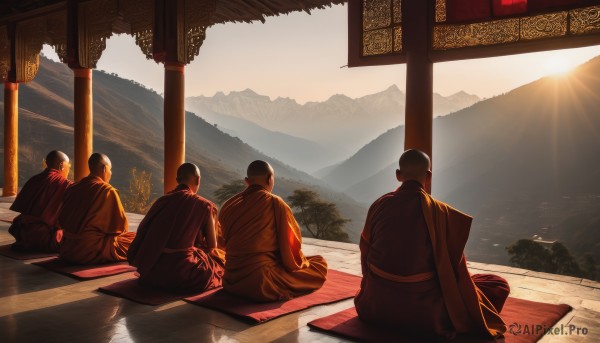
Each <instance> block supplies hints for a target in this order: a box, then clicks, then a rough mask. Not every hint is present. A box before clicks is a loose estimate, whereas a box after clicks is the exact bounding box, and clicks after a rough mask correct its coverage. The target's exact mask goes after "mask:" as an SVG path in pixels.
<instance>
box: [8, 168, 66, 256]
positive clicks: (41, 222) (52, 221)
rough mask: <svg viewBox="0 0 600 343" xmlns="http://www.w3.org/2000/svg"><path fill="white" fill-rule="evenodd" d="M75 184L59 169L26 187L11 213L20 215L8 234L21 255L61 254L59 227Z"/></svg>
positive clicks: (14, 203) (27, 184)
mask: <svg viewBox="0 0 600 343" xmlns="http://www.w3.org/2000/svg"><path fill="white" fill-rule="evenodd" d="M71 184H72V182H71V181H69V180H68V179H66V178H65V177H64V176H63V175H62V173H61V172H60V171H58V170H56V169H50V168H48V169H46V170H44V171H43V172H41V173H40V174H37V175H35V176H33V177H32V178H31V179H29V180H28V181H27V183H25V186H23V189H21V192H19V194H18V195H17V198H16V199H15V201H14V202H13V204H12V206H11V207H10V209H11V210H12V211H15V212H20V213H21V214H20V215H19V216H17V217H16V218H15V219H14V220H13V223H12V225H11V226H10V228H9V229H8V232H10V234H11V235H13V236H14V237H15V239H16V240H17V241H16V242H15V243H14V244H13V245H12V248H13V249H15V250H22V251H39V252H58V248H59V242H60V239H61V237H62V231H61V230H58V228H57V227H56V221H57V219H58V213H59V211H60V208H61V206H62V200H63V195H64V193H65V190H66V189H67V187H69V186H70V185H71Z"/></svg>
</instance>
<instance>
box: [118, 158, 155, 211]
mask: <svg viewBox="0 0 600 343" xmlns="http://www.w3.org/2000/svg"><path fill="white" fill-rule="evenodd" d="M129 175H130V179H129V190H128V192H127V193H126V196H125V199H124V201H123V207H125V211H127V212H133V213H139V214H145V213H146V212H148V209H150V205H151V202H150V192H151V191H152V181H151V180H152V173H148V172H146V171H145V170H142V171H138V170H137V168H135V167H133V168H131V170H130V171H129Z"/></svg>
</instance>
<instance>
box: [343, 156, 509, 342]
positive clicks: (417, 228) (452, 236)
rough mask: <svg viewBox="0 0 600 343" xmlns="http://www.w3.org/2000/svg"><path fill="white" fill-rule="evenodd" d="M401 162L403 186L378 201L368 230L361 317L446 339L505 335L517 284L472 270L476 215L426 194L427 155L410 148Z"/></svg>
mask: <svg viewBox="0 0 600 343" xmlns="http://www.w3.org/2000/svg"><path fill="white" fill-rule="evenodd" d="M399 164H400V169H399V170H396V178H397V179H398V181H400V182H402V185H401V186H400V187H399V188H398V189H397V190H396V191H394V192H392V193H388V194H385V195H384V196H382V197H381V198H379V199H378V200H376V201H375V202H374V203H373V205H371V208H370V209H369V212H368V214H367V219H366V222H365V226H364V229H363V232H362V234H361V238H360V250H361V266H362V273H363V279H362V282H361V289H360V291H359V293H358V294H357V296H356V298H355V300H354V302H355V305H356V312H357V313H358V316H359V318H360V319H362V320H363V321H366V322H369V323H373V324H376V325H383V326H388V327H394V328H398V327H402V328H404V329H406V330H414V331H418V332H421V333H430V334H435V335H442V336H445V337H446V338H450V337H453V336H454V335H455V334H456V333H471V334H481V335H484V336H488V337H489V336H491V337H498V336H500V335H502V334H503V333H504V332H505V331H506V326H505V324H504V322H503V321H502V319H501V318H500V316H499V313H500V311H502V307H503V305H504V302H505V300H506V298H507V297H508V293H509V290H510V289H509V286H508V283H507V282H506V280H504V279H503V278H501V277H499V276H495V275H473V276H471V275H470V274H469V271H468V270H467V264H466V259H465V256H464V254H463V250H464V247H465V244H466V242H467V238H468V236H469V230H470V227H471V221H472V218H471V217H469V216H468V215H466V214H463V213H461V212H459V211H457V210H455V209H454V208H452V207H450V206H448V205H446V204H444V203H442V202H440V201H437V200H435V199H434V198H432V197H431V196H430V195H429V194H427V192H426V191H425V189H426V188H425V187H428V186H429V185H430V183H431V171H430V167H431V163H430V159H429V157H428V156H427V154H425V153H423V152H421V151H419V150H407V151H405V152H404V153H403V154H402V156H401V157H400V163H399Z"/></svg>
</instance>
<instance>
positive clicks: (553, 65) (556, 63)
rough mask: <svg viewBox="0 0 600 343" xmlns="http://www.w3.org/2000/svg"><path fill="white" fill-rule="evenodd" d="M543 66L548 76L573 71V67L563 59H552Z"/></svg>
mask: <svg viewBox="0 0 600 343" xmlns="http://www.w3.org/2000/svg"><path fill="white" fill-rule="evenodd" d="M543 66H544V71H545V73H546V74H547V75H562V74H566V73H568V72H569V71H571V69H573V65H572V64H571V63H570V62H569V61H568V60H567V59H566V58H563V57H550V58H548V59H547V60H546V61H544V64H543Z"/></svg>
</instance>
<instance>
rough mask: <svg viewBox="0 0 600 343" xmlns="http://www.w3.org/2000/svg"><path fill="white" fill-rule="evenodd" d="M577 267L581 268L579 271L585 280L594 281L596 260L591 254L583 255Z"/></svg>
mask: <svg viewBox="0 0 600 343" xmlns="http://www.w3.org/2000/svg"><path fill="white" fill-rule="evenodd" d="M579 265H580V266H581V271H582V272H583V275H584V277H585V278H587V279H590V280H596V271H597V268H596V260H595V259H594V256H593V255H592V254H590V253H586V254H585V255H583V257H582V259H581V262H580V264H579Z"/></svg>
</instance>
